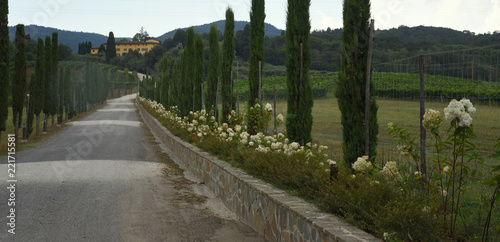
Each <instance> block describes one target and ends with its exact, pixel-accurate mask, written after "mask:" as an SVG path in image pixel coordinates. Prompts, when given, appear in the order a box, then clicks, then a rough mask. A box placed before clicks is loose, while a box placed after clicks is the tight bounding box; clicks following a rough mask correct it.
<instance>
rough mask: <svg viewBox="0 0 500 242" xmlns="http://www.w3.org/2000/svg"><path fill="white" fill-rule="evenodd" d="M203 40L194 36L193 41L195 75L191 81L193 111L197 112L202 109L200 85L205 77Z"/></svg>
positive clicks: (199, 36)
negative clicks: (194, 39)
mask: <svg viewBox="0 0 500 242" xmlns="http://www.w3.org/2000/svg"><path fill="white" fill-rule="evenodd" d="M203 50H204V46H203V40H202V38H201V35H197V36H196V41H195V73H194V79H193V89H194V94H193V102H194V103H193V108H194V109H193V111H199V110H201V109H203V107H202V106H201V97H202V95H203V93H202V92H203V90H202V89H201V84H202V83H203V78H204V76H205V63H204V59H205V57H204V55H203V53H204V52H203Z"/></svg>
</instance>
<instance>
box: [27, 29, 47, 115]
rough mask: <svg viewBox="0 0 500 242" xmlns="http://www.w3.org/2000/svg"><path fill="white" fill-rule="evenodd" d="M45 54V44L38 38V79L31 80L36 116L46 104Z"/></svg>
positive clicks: (36, 71) (36, 66)
mask: <svg viewBox="0 0 500 242" xmlns="http://www.w3.org/2000/svg"><path fill="white" fill-rule="evenodd" d="M44 69H45V56H44V45H43V40H42V38H38V48H37V55H36V64H35V73H36V79H34V80H31V83H30V86H31V85H33V88H30V89H31V90H33V92H30V95H31V97H30V99H33V101H34V102H35V108H34V110H33V111H34V113H35V115H36V116H39V115H40V112H42V109H43V104H44V87H45V84H44V83H45V80H44V79H45V72H44V71H45V70H44Z"/></svg>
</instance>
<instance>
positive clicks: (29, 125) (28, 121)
mask: <svg viewBox="0 0 500 242" xmlns="http://www.w3.org/2000/svg"><path fill="white" fill-rule="evenodd" d="M36 78H37V77H36V73H31V78H30V81H29V85H28V89H29V91H28V93H30V95H31V94H32V93H35V92H36V91H35V89H36ZM35 102H36V100H35V99H34V98H33V97H31V96H30V98H29V101H28V106H29V108H28V109H27V110H26V111H27V112H28V117H26V138H27V139H29V137H30V135H31V134H32V133H33V118H34V116H35V105H36V103H35Z"/></svg>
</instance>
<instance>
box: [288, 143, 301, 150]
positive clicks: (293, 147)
mask: <svg viewBox="0 0 500 242" xmlns="http://www.w3.org/2000/svg"><path fill="white" fill-rule="evenodd" d="M290 146H291V147H292V149H294V150H296V149H298V148H299V147H300V144H299V143H297V142H292V143H291V144H290Z"/></svg>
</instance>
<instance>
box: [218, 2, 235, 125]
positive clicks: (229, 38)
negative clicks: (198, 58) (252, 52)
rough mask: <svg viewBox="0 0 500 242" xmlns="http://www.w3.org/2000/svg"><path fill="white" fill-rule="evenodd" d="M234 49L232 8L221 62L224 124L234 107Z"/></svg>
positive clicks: (227, 13)
mask: <svg viewBox="0 0 500 242" xmlns="http://www.w3.org/2000/svg"><path fill="white" fill-rule="evenodd" d="M234 49H235V44H234V13H233V10H232V9H231V8H227V10H226V26H225V27H224V38H223V42H222V62H221V96H222V100H221V101H222V122H226V120H227V116H228V115H229V114H230V113H231V109H232V106H233V104H232V101H233V98H232V96H231V93H232V90H231V82H232V77H231V71H232V69H233V59H234Z"/></svg>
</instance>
